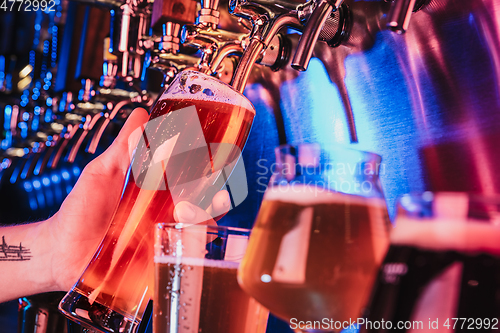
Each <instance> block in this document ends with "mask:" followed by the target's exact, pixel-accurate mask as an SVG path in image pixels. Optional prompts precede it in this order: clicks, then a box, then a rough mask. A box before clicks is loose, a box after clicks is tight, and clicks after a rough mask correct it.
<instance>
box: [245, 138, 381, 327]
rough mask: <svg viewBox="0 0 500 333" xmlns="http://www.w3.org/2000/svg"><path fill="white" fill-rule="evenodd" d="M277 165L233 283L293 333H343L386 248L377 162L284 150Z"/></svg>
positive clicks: (307, 147) (307, 148) (344, 152)
mask: <svg viewBox="0 0 500 333" xmlns="http://www.w3.org/2000/svg"><path fill="white" fill-rule="evenodd" d="M276 165H277V167H276V172H275V173H274V175H273V177H272V178H271V182H270V185H269V187H268V188H267V191H266V192H265V194H264V201H263V203H262V207H261V209H260V211H259V214H258V216H257V221H256V222H255V225H254V228H253V229H252V235H251V237H250V242H249V245H248V250H247V253H246V255H245V257H244V259H243V262H242V264H241V266H240V269H239V271H238V281H239V282H240V285H241V286H242V288H243V290H245V291H246V292H248V293H249V294H250V295H251V296H253V297H255V299H256V300H257V301H259V302H260V303H262V305H264V306H265V307H266V308H267V309H269V311H270V312H271V313H273V314H275V315H277V316H278V317H280V318H282V319H284V320H285V321H287V322H288V323H289V325H290V327H291V328H292V329H294V330H295V331H296V332H319V331H322V332H334V331H340V330H341V329H343V328H348V327H349V326H350V324H349V323H350V321H349V320H350V319H351V321H354V322H355V321H356V318H357V317H358V316H359V313H360V310H361V308H362V307H363V306H364V305H365V302H366V301H367V297H368V295H369V292H370V290H371V286H372V284H373V281H374V279H375V276H376V273H377V269H378V267H379V265H380V264H381V262H382V260H383V258H384V255H385V252H386V250H387V246H388V225H389V220H388V216H387V210H386V205H385V201H384V198H383V194H382V190H381V186H380V181H379V178H378V174H379V170H380V167H381V159H380V156H378V155H375V154H371V153H365V152H361V151H356V150H351V149H344V148H335V147H330V148H323V149H322V148H320V146H319V145H317V144H302V145H298V146H289V145H286V146H281V147H279V148H277V150H276ZM339 323H340V326H339ZM346 323H347V324H346Z"/></svg>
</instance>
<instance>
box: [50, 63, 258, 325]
mask: <svg viewBox="0 0 500 333" xmlns="http://www.w3.org/2000/svg"><path fill="white" fill-rule="evenodd" d="M254 115H255V110H254V109H253V107H252V105H251V103H250V102H249V101H248V100H247V99H246V98H245V97H244V96H243V95H242V94H240V93H239V92H237V91H235V90H234V89H233V88H231V87H230V86H229V85H226V84H225V83H223V82H221V81H219V80H217V79H215V78H213V77H210V76H207V75H204V74H201V73H198V72H194V71H186V72H182V73H179V75H178V76H177V77H176V79H175V80H174V82H172V84H171V85H170V86H169V87H168V89H167V90H166V91H165V92H164V93H163V94H162V95H161V97H160V98H159V99H158V101H157V102H156V104H155V105H154V107H153V109H152V111H151V116H150V119H149V122H148V123H147V124H145V126H144V128H143V129H141V130H139V131H138V132H137V133H135V134H136V135H137V137H138V138H139V140H138V141H139V143H138V144H137V147H136V148H135V146H134V148H135V154H134V155H133V161H132V163H131V166H130V169H129V173H128V175H127V179H126V184H125V188H124V191H123V194H122V198H121V200H120V202H119V205H118V207H117V210H116V212H115V214H114V217H113V220H112V222H111V225H110V227H109V230H108V231H107V234H106V235H105V237H104V239H103V241H102V243H101V245H100V246H99V248H98V249H97V251H96V253H95V255H94V257H93V258H92V260H91V262H90V263H89V265H88V267H87V268H86V270H85V271H84V273H83V275H82V276H81V278H80V279H79V281H78V282H77V283H76V284H75V286H74V287H73V288H72V289H71V290H70V292H69V293H68V294H67V295H66V296H65V298H64V299H63V300H62V301H61V304H60V309H61V311H62V312H63V313H64V314H66V315H67V316H68V317H69V318H70V319H72V320H75V321H77V322H79V323H80V324H81V325H83V326H86V327H88V328H91V329H93V330H99V331H101V332H135V331H136V329H137V327H138V324H139V322H140V320H141V317H142V315H143V313H144V310H145V308H146V305H147V303H148V301H149V299H150V298H152V296H153V293H152V289H153V276H154V273H153V272H154V267H153V240H154V237H153V226H154V224H155V223H158V222H174V216H173V210H174V207H175V205H176V204H177V203H179V202H181V201H187V202H190V203H192V204H194V205H196V206H198V207H201V208H203V209H206V208H207V207H208V206H209V205H210V203H211V200H212V198H213V196H214V195H215V194H216V193H217V192H218V191H220V190H221V188H223V187H224V186H225V185H224V184H225V182H226V180H227V178H228V177H229V175H230V174H231V172H232V171H233V169H234V167H235V165H236V162H237V161H238V160H239V156H240V153H241V150H242V149H243V146H244V144H245V142H246V139H247V137H248V133H249V131H250V127H251V124H252V120H253V117H254ZM131 150H132V149H131ZM123 153H124V154H127V152H123ZM214 218H215V217H214ZM195 222H203V221H195Z"/></svg>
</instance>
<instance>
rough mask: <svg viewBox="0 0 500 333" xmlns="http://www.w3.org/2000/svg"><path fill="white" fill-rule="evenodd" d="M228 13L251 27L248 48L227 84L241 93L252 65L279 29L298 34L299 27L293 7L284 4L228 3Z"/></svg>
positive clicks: (263, 1) (257, 0)
mask: <svg viewBox="0 0 500 333" xmlns="http://www.w3.org/2000/svg"><path fill="white" fill-rule="evenodd" d="M229 11H230V12H231V14H233V15H236V16H238V17H241V18H244V19H247V20H249V21H250V22H251V23H252V31H251V33H250V38H249V43H248V46H247V47H246V48H245V51H244V52H243V55H242V57H241V59H240V62H239V64H238V67H237V68H236V71H235V73H234V75H233V80H232V83H231V84H232V86H233V87H234V88H235V89H236V90H238V91H240V92H243V90H244V88H245V85H246V82H247V80H248V77H249V75H250V72H251V70H252V68H253V65H254V64H255V62H256V61H257V59H258V58H259V56H261V52H262V51H263V50H265V49H266V48H267V47H268V46H269V44H270V43H271V41H272V40H273V39H274V38H275V36H276V35H277V34H278V32H279V31H280V30H281V28H283V27H285V26H289V27H293V28H296V29H299V30H300V29H301V28H302V25H301V22H300V19H299V15H298V11H297V9H296V7H295V6H293V5H291V4H289V3H287V2H280V1H269V0H252V1H249V0H231V1H230V4H229Z"/></svg>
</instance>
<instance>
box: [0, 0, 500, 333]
mask: <svg viewBox="0 0 500 333" xmlns="http://www.w3.org/2000/svg"><path fill="white" fill-rule="evenodd" d="M319 3H321V1H319V0H318V1H310V2H307V3H303V2H300V1H295V0H287V1H279V2H275V1H258V0H256V1H231V2H230V3H227V2H226V1H220V3H219V1H201V3H198V2H196V1H192V0H184V1H180V0H179V1H176V0H173V1H169V0H155V1H154V2H153V1H148V0H144V1H139V0H134V1H128V0H127V1H125V0H89V1H86V0H85V1H68V0H50V1H40V2H39V3H37V4H38V8H37V9H35V7H34V3H33V4H32V7H31V8H27V7H26V4H23V5H21V6H19V5H18V4H16V5H15V6H14V7H12V8H11V7H10V5H11V3H7V7H2V8H0V124H1V126H2V133H1V138H0V139H1V141H0V224H1V225H11V224H16V223H22V222H32V221H39V220H43V219H46V218H47V217H49V216H51V215H52V214H54V213H55V212H56V211H57V209H58V208H59V206H60V204H61V203H62V201H63V200H64V198H65V197H66V195H67V194H68V193H69V192H70V191H71V189H72V187H73V186H74V184H75V182H76V181H77V180H78V177H79V175H80V173H81V172H82V170H83V168H84V167H85V165H86V164H87V163H88V162H89V161H91V160H92V159H93V158H95V157H96V156H98V155H99V154H100V153H101V152H103V151H104V150H105V149H106V148H107V147H108V146H109V145H110V143H111V142H112V141H113V139H114V138H115V137H116V135H117V133H118V132H119V130H120V128H121V126H122V125H123V123H124V121H125V120H126V118H127V117H128V115H129V114H130V112H131V111H132V110H133V109H134V108H135V107H139V106H141V107H144V108H146V109H150V107H151V106H152V105H153V103H154V101H155V99H156V98H157V96H158V94H159V93H160V92H161V91H162V90H163V89H164V88H165V87H166V86H168V84H169V82H170V81H171V79H172V78H173V77H174V76H175V75H176V74H177V73H178V72H179V71H181V70H183V69H185V68H195V69H197V70H201V71H205V72H207V73H210V74H212V75H214V76H217V77H219V78H221V79H222V80H224V81H225V82H228V83H229V82H230V80H231V77H232V74H233V73H234V71H235V69H236V67H237V65H238V63H239V59H240V57H241V53H242V51H243V50H244V49H245V48H246V47H248V45H249V40H250V39H251V38H253V37H255V36H256V34H257V35H258V33H259V31H258V29H257V28H256V24H257V23H256V22H257V20H256V18H257V17H259V18H262V17H267V18H269V20H270V21H271V23H273V22H276V20H278V19H279V18H281V17H285V16H286V15H289V14H290V13H291V12H293V13H294V15H295V14H297V15H298V20H297V22H299V23H300V24H296V23H294V24H283V25H282V26H278V28H279V29H277V31H276V32H273V34H272V36H269V39H270V43H269V45H267V50H265V52H264V53H262V54H261V55H259V57H258V59H257V62H258V64H257V65H255V67H253V69H252V71H251V72H250V74H249V78H248V83H247V85H246V88H245V91H244V93H245V95H246V96H247V97H248V98H249V99H250V101H251V102H252V103H253V105H254V106H255V108H256V111H257V114H256V118H255V121H254V124H253V128H252V131H251V134H250V137H249V139H248V143H247V145H246V148H245V150H244V152H243V160H244V163H245V170H246V173H247V178H248V186H249V196H248V197H247V198H246V199H245V201H244V202H243V203H242V204H241V205H240V206H238V207H236V208H235V209H233V210H231V211H230V213H229V214H228V215H227V216H226V217H225V218H224V219H223V220H222V223H223V224H225V225H232V226H239V227H251V226H252V224H253V222H254V219H255V216H256V214H257V212H258V209H259V207H260V203H261V200H262V196H263V193H264V190H265V187H266V184H267V183H268V181H269V178H270V176H271V174H272V170H273V167H274V166H273V163H274V148H275V147H276V146H277V145H279V144H283V143H299V142H319V143H321V144H332V143H335V144H340V145H344V146H351V147H354V148H356V149H361V150H366V151H371V152H375V153H378V154H380V155H381V156H382V158H383V162H382V168H381V174H380V176H381V181H382V185H383V188H384V192H385V197H386V201H387V204H388V209H389V213H390V215H391V216H393V215H394V211H393V210H394V208H393V207H394V202H395V200H396V198H397V197H398V196H399V195H401V194H403V193H408V192H414V191H424V190H433V191H438V190H439V191H470V192H477V193H483V194H493V193H498V192H499V191H498V188H499V187H500V176H499V174H498V171H497V170H498V166H499V165H500V152H499V150H498V147H497V145H498V142H500V96H499V93H500V89H499V84H500V53H499V52H500V41H499V38H500V3H498V2H495V1H494V0H470V1H459V0H416V1H415V0H413V1H407V0H394V1H393V2H391V1H384V0H367V1H364V0H356V1H355V0H345V1H344V2H343V4H342V5H341V6H340V7H339V9H338V10H336V11H335V12H333V13H332V14H331V15H330V16H329V17H328V19H327V20H326V23H325V24H324V25H323V23H322V22H320V24H318V23H317V22H315V21H313V19H311V17H314V14H311V12H313V11H314V9H315V8H316V7H317V6H319V5H318V4H319ZM18 6H19V7H18ZM28 9H30V10H28ZM229 9H231V11H232V12H233V14H238V16H236V15H231V14H230V13H229ZM257 14H258V15H262V17H260V16H258V15H257ZM256 15H257V16H256ZM266 24H267V23H266ZM184 25H187V27H185V28H184V29H181V27H182V26H184ZM308 29H309V30H312V31H315V30H318V31H321V33H320V36H319V38H318V41H317V42H316V40H315V39H313V42H312V43H311V45H309V46H308V47H309V49H310V50H311V52H312V59H311V60H310V62H309V63H308V64H307V63H306V66H305V67H307V69H306V70H303V69H305V68H300V66H296V65H295V66H294V67H298V68H299V69H301V70H300V71H299V70H296V69H293V68H292V66H291V64H294V61H295V60H296V59H294V55H295V54H296V52H297V46H298V44H299V42H298V41H299V39H300V37H301V35H302V34H306V32H308ZM23 302H29V299H28V300H25V301H23V300H19V301H14V302H9V303H5V304H1V305H0V332H5V333H11V332H21V328H20V327H21V326H22V315H20V317H19V318H20V319H19V320H20V322H21V325H18V314H20V313H22V312H18V307H19V309H21V310H22V309H23V306H25V305H23V304H24V303H23ZM144 329H145V328H144ZM23 332H24V331H23ZM268 332H290V330H289V329H288V328H287V325H286V324H285V323H282V322H281V321H279V320H277V319H275V318H271V319H270V322H269V325H268Z"/></svg>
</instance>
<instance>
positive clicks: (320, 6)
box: [292, 0, 343, 71]
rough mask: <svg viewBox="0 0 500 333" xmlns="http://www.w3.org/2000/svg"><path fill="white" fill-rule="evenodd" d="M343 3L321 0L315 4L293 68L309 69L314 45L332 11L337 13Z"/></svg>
mask: <svg viewBox="0 0 500 333" xmlns="http://www.w3.org/2000/svg"><path fill="white" fill-rule="evenodd" d="M342 2H343V0H320V1H318V2H317V3H313V5H314V7H313V9H312V13H311V15H310V17H309V19H308V20H307V24H306V26H305V29H304V31H303V32H302V36H301V37H300V41H299V45H298V46H297V50H296V51H295V56H294V57H293V60H292V68H294V69H296V70H299V71H305V70H306V69H307V66H308V65H309V61H310V60H311V56H312V52H313V49H314V45H316V42H317V41H318V38H319V36H320V33H321V31H322V29H323V26H324V25H325V22H326V20H327V19H328V18H329V17H330V14H331V13H332V11H336V10H337V9H338V8H339V7H340V5H341V4H342Z"/></svg>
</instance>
